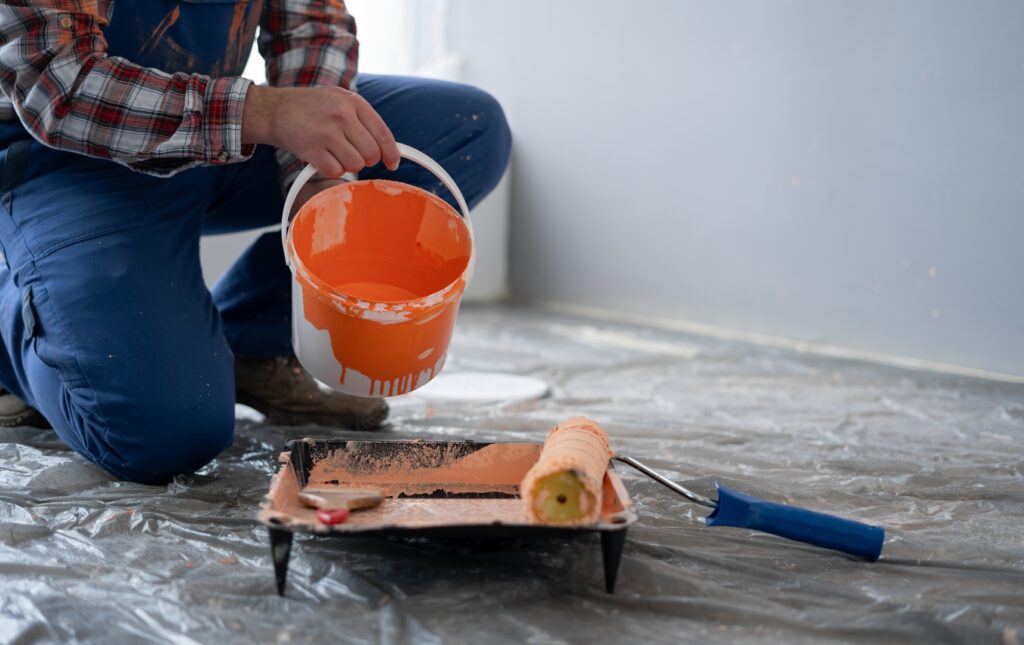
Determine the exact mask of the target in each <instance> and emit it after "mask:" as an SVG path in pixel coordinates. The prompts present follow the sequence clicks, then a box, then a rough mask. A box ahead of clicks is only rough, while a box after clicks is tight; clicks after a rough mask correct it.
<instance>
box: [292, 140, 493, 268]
mask: <svg viewBox="0 0 1024 645" xmlns="http://www.w3.org/2000/svg"><path fill="white" fill-rule="evenodd" d="M397 145H398V152H399V153H400V154H401V155H402V157H403V158H404V159H408V160H409V161H413V162H416V163H418V164H419V165H421V166H423V167H424V168H426V169H427V170H428V171H430V173H431V174H433V175H434V176H435V177H437V178H438V179H439V180H440V181H441V183H442V184H444V187H445V188H447V189H448V190H449V191H450V192H451V194H452V195H453V196H454V197H455V201H456V202H457V203H458V205H459V208H460V209H461V210H462V219H463V220H465V222H466V228H468V229H469V239H470V242H471V244H470V248H471V249H472V250H471V251H470V260H469V272H468V273H467V276H466V279H467V280H468V279H469V276H470V275H472V272H473V265H474V264H475V260H476V248H475V245H474V244H472V240H473V223H472V222H471V221H470V219H469V206H467V205H466V198H465V197H463V196H462V191H460V190H459V187H458V185H457V184H456V183H455V180H454V179H452V176H451V175H449V174H448V173H447V172H445V169H444V168H442V167H441V164H439V163H437V162H436V161H434V160H433V159H431V158H430V157H428V156H427V155H426V154H425V153H423V152H421V151H419V150H417V149H416V148H413V147H412V146H407V145H405V144H404V143H399V144H397ZM315 174H316V168H314V167H313V164H306V167H305V168H303V169H302V172H300V173H299V176H298V177H296V178H295V181H294V182H293V183H292V187H291V189H290V190H289V191H288V196H287V197H286V198H285V200H284V211H283V212H282V213H281V246H282V247H283V249H284V261H285V262H287V263H288V266H289V267H290V266H291V265H292V261H291V258H290V257H289V256H288V229H289V227H290V226H291V213H292V205H293V204H294V203H295V198H296V197H298V195H299V191H300V190H302V187H303V186H305V185H306V182H308V181H309V180H310V179H311V178H312V177H313V175H315Z"/></svg>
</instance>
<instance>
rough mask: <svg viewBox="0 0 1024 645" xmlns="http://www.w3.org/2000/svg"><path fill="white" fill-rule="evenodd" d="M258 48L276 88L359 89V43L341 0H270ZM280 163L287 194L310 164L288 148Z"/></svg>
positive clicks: (283, 184) (279, 154) (281, 152)
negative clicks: (357, 77) (357, 71)
mask: <svg viewBox="0 0 1024 645" xmlns="http://www.w3.org/2000/svg"><path fill="white" fill-rule="evenodd" d="M258 43H259V50H260V54H261V55H262V56H263V59H264V60H265V61H266V66H267V83H268V84H269V85H271V86H276V87H316V86H328V87H330V86H333V87H343V88H345V89H350V90H353V91H354V90H355V77H356V67H357V63H358V59H359V42H358V41H357V40H356V23H355V20H354V19H353V18H352V16H351V15H350V14H349V13H348V10H347V9H346V8H345V3H344V2H342V1H341V0H268V1H267V4H266V5H265V6H264V9H263V16H262V20H261V23H260V37H259V41H258ZM277 161H278V164H279V165H280V167H281V184H282V186H283V187H284V190H285V191H287V190H288V188H289V187H290V186H291V183H292V182H293V181H294V180H295V176H296V175H298V174H299V171H300V170H302V167H303V165H305V162H304V161H301V160H299V159H296V157H295V155H293V154H292V153H290V152H288V151H287V150H282V149H278V151H277Z"/></svg>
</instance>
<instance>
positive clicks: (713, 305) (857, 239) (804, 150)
mask: <svg viewBox="0 0 1024 645" xmlns="http://www.w3.org/2000/svg"><path fill="white" fill-rule="evenodd" d="M443 4H444V3H443ZM444 8H445V10H446V11H447V19H446V21H445V26H446V38H447V39H448V41H449V42H448V46H449V48H450V50H451V51H453V52H455V53H456V54H458V55H459V56H460V57H461V58H462V61H463V65H464V74H465V77H466V79H467V80H469V81H470V82H485V83H486V86H487V87H488V88H489V89H491V90H492V91H494V92H495V93H496V94H497V96H498V97H499V99H501V100H502V101H503V103H504V105H505V108H506V111H507V113H508V114H509V117H510V121H511V123H512V129H513V135H514V137H515V151H514V164H515V168H516V172H515V176H514V178H513V185H512V203H513V219H512V280H513V289H514V291H515V293H516V295H519V296H521V297H523V298H526V299H535V300H550V301H561V302H569V303H577V304H582V305H588V306H595V307H601V308H607V309H613V310H619V311H626V312H632V313H639V314H649V315H656V316H663V317H669V318H678V319H685V320H693V321H699V322H702V323H710V324H714V325H720V326H724V327H729V328H734V329H740V330H748V331H752V332H758V333H763V334H772V335H778V336H785V337H789V338H795V339H805V340H814V341H824V342H830V343H835V344H838V345H843V346H847V347H852V348H859V349H864V350H870V351H878V352H885V353H891V354H897V355H904V356H912V357H919V358H923V359H930V360H934V361H944V362H950V363H955V364H960V365H965V366H971V367H977V368H984V369H989V370H995V371H1002V372H1009V373H1014V374H1024V298H1022V295H1024V288H1022V286H1021V283H1022V280H1024V251H1022V250H1021V246H1022V242H1024V212H1022V211H1024V172H1022V169H1024V118H1022V115H1024V38H1021V35H1020V26H1021V25H1022V24H1024V4H1021V3H1016V2H1010V1H1006V2H996V1H990V0H984V1H976V2H970V3H965V2H953V1H931V0H905V1H903V2H891V1H889V0H885V1H882V0H870V1H860V2H829V1H822V0H789V1H782V0H773V1H770V2H766V1H763V0H744V1H721V2H697V1H678V0H662V1H654V0H645V1H641V2H632V3H626V2H612V1H610V0H589V1H586V2H584V1H583V0H559V1H558V2H542V1H539V0H521V1H518V2H493V1H492V2H480V1H479V0H452V1H451V2H450V3H446V4H444Z"/></svg>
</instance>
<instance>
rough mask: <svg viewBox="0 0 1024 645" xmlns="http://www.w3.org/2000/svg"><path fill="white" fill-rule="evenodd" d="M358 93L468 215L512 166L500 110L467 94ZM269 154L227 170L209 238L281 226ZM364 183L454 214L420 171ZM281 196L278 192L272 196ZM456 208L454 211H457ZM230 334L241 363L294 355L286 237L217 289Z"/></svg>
mask: <svg viewBox="0 0 1024 645" xmlns="http://www.w3.org/2000/svg"><path fill="white" fill-rule="evenodd" d="M359 93H360V94H361V95H362V96H363V97H364V98H365V99H366V100H367V101H369V103H370V104H371V105H372V106H373V107H374V109H375V110H377V112H379V113H380V115H381V117H383V119H384V121H385V123H387V124H388V126H389V127H390V128H391V131H392V133H393V134H394V136H395V139H396V140H397V141H399V142H401V143H406V144H408V145H411V146H413V147H414V148H418V149H420V150H422V151H424V152H426V153H427V154H428V155H430V156H431V157H433V158H434V159H435V160H436V161H437V162H438V163H440V164H441V166H442V167H444V169H445V170H447V171H448V173H449V174H450V175H451V176H452V178H453V179H454V180H455V182H456V183H457V184H458V186H459V189H460V190H461V191H462V192H463V195H464V196H465V197H466V201H467V202H468V203H469V205H470V207H472V206H474V205H476V204H477V203H478V202H479V201H480V200H481V199H483V198H484V197H485V196H487V194H488V193H490V192H491V190H493V189H494V187H495V186H496V185H497V184H498V181H499V180H500V179H501V176H502V174H503V173H504V172H505V168H506V167H507V166H508V160H509V154H510V150H511V146H512V137H511V134H510V132H509V128H508V123H507V122H506V121H505V115H504V113H503V112H502V110H501V106H500V105H498V102H497V101H496V100H495V99H494V98H493V97H492V96H490V95H489V94H487V93H486V92H483V91H481V90H479V89H477V88H475V87H471V86H469V85H460V84H457V83H448V82H445V81H435V80H430V79H423V78H411V77H401V76H376V75H370V74H365V75H360V77H359ZM272 157H273V155H272V150H271V149H269V148H261V149H260V150H259V151H257V153H256V155H255V157H254V158H253V159H252V160H251V161H250V162H247V163H245V164H241V165H239V166H236V167H231V169H230V170H228V169H225V171H226V174H225V177H224V179H223V182H222V183H221V184H220V185H219V188H218V191H217V192H218V195H220V197H219V198H218V201H217V202H216V203H215V204H214V206H213V208H212V209H211V212H210V213H209V214H208V217H207V224H206V230H207V231H210V232H228V231H237V230H244V229H245V228H255V227H259V226H267V225H269V224H273V223H274V222H276V221H279V220H280V217H281V208H282V207H283V204H284V198H283V196H282V195H281V194H280V192H279V191H278V189H277V185H278V184H277V178H276V173H277V169H276V166H274V165H273V158H272ZM359 178H360V179H375V178H388V179H394V180H396V181H403V182H406V183H409V184H412V185H414V186H419V187H420V188H423V189H425V190H429V191H432V192H435V193H437V194H439V195H441V196H442V197H444V198H445V199H446V200H448V202H449V203H451V204H452V205H453V206H455V200H454V199H453V198H452V197H451V196H450V195H449V194H448V191H447V189H445V188H444V187H443V186H442V185H441V183H440V182H439V181H438V180H437V179H436V178H435V177H434V176H433V175H431V174H430V173H429V172H428V171H426V170H424V169H423V168H422V167H421V166H419V165H417V164H415V163H412V162H409V161H403V162H402V164H401V165H400V166H399V169H398V170H397V171H396V172H390V171H388V170H387V169H386V168H384V166H383V164H378V165H377V166H375V167H373V168H368V169H365V170H363V171H362V172H361V173H360V174H359ZM275 191H277V192H275ZM456 208H457V206H456ZM213 297H214V301H215V302H216V303H217V307H218V309H219V310H220V313H221V316H222V318H223V320H224V331H225V334H226V335H227V338H228V341H229V342H230V343H231V347H232V349H233V350H234V351H235V353H236V354H238V355H239V356H287V355H290V354H291V353H292V344H291V274H290V273H289V271H288V268H287V267H286V265H285V262H284V253H283V251H282V250H281V243H280V236H279V235H278V234H277V233H271V234H267V235H264V236H262V237H260V238H259V239H258V240H256V242H255V243H254V244H253V245H252V246H251V247H250V248H249V249H248V250H247V251H246V252H245V253H244V254H243V255H242V256H241V257H240V258H239V259H238V261H237V262H236V263H235V264H234V265H233V266H232V267H231V269H230V270H229V271H228V272H227V273H226V274H225V275H224V277H223V278H222V279H221V280H220V281H219V282H218V283H217V285H216V286H215V287H214V289H213Z"/></svg>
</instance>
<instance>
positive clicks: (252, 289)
mask: <svg viewBox="0 0 1024 645" xmlns="http://www.w3.org/2000/svg"><path fill="white" fill-rule="evenodd" d="M218 170H219V171H220V172H219V173H218V177H217V183H216V186H215V188H214V200H213V202H212V203H211V205H210V208H209V210H208V211H207V213H206V218H205V220H204V223H203V234H217V233H234V232H237V231H244V230H248V229H252V228H260V227H264V226H270V225H271V224H275V223H278V222H280V221H281V210H282V209H283V208H284V196H283V195H282V194H281V188H280V180H279V173H278V166H277V161H276V160H275V159H274V149H273V148H271V147H269V146H259V147H258V148H257V150H256V154H254V155H253V158H252V159H250V160H249V161H247V162H246V163H243V164H235V165H233V166H227V167H225V168H221V169H218ZM212 292H213V301H214V303H216V305H217V309H218V310H219V311H220V315H221V319H222V321H223V324H224V334H225V336H226V337H227V339H228V343H229V344H230V345H231V349H232V350H233V351H234V353H235V354H236V355H238V356H249V357H254V356H267V357H270V356H289V355H291V354H292V338H291V272H290V271H289V270H288V266H287V265H286V264H285V261H284V252H283V251H282V249H281V234H280V233H278V232H274V233H266V234H264V235H261V236H260V237H259V238H257V239H256V241H255V242H253V244H252V245H251V246H249V248H248V249H246V251H245V252H244V253H243V254H242V255H241V257H239V258H238V260H236V261H235V263H234V264H233V265H231V267H230V268H229V269H228V271H227V272H226V273H225V274H224V275H223V276H222V277H221V278H220V279H219V280H218V281H217V284H216V285H214V287H213V290H212Z"/></svg>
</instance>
